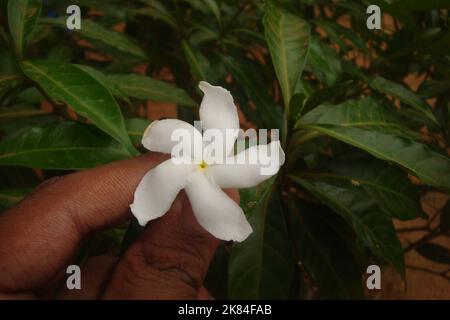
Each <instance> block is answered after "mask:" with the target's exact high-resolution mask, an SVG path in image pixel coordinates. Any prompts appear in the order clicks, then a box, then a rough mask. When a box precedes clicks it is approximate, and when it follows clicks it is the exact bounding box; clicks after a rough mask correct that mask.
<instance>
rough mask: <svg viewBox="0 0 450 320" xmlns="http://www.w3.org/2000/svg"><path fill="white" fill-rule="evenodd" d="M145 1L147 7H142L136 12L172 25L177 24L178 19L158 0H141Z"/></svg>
mask: <svg viewBox="0 0 450 320" xmlns="http://www.w3.org/2000/svg"><path fill="white" fill-rule="evenodd" d="M140 1H141V2H143V3H145V4H146V5H147V7H145V8H140V9H137V10H136V11H135V13H136V14H140V15H145V16H149V17H152V18H153V19H156V20H161V21H163V22H165V23H167V24H168V25H169V26H171V27H174V28H175V27H176V26H177V19H176V18H175V17H174V16H173V15H172V14H171V13H170V12H169V10H167V8H166V7H165V6H164V5H163V4H162V3H161V2H159V1H157V0H140Z"/></svg>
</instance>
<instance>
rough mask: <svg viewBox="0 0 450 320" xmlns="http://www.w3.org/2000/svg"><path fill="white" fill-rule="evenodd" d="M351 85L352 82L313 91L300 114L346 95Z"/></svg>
mask: <svg viewBox="0 0 450 320" xmlns="http://www.w3.org/2000/svg"><path fill="white" fill-rule="evenodd" d="M352 84H353V81H352V80H349V81H346V82H344V83H340V84H336V85H334V86H330V87H325V88H323V89H319V90H317V91H314V93H313V94H312V95H310V96H309V97H308V99H307V100H306V102H305V105H304V107H303V110H302V114H306V113H308V112H309V111H311V110H313V109H314V108H315V107H317V106H319V105H321V104H322V103H324V102H327V101H328V100H331V99H332V98H334V97H336V96H339V95H342V94H345V93H347V91H348V89H349V87H350V86H351V85H352Z"/></svg>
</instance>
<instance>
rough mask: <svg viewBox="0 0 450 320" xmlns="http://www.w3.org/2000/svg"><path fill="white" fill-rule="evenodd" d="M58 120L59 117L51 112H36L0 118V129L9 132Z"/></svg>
mask: <svg viewBox="0 0 450 320" xmlns="http://www.w3.org/2000/svg"><path fill="white" fill-rule="evenodd" d="M60 120H61V118H60V117H58V116H56V115H53V114H38V115H33V116H27V117H20V118H6V119H4V120H2V119H0V131H3V132H5V133H7V134H10V133H13V132H15V131H17V130H20V129H22V128H26V127H40V126H44V125H47V124H50V123H53V122H59V121H60Z"/></svg>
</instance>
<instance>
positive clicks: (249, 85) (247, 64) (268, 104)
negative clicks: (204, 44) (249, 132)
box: [221, 56, 282, 129]
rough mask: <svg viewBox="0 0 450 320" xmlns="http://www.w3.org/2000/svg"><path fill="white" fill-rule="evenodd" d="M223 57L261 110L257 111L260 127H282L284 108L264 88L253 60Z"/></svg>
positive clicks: (229, 68)
mask: <svg viewBox="0 0 450 320" xmlns="http://www.w3.org/2000/svg"><path fill="white" fill-rule="evenodd" d="M221 58H222V61H223V62H224V64H225V66H226V68H227V69H228V70H229V71H230V72H231V74H232V75H233V77H234V78H235V79H236V82H237V83H238V84H239V85H240V86H241V87H242V89H243V90H244V91H245V93H246V95H247V96H248V99H249V100H251V101H252V102H253V103H254V104H255V106H256V108H257V110H260V112H256V114H257V116H258V119H257V120H260V121H259V124H260V127H261V128H271V129H272V128H273V129H275V128H278V129H279V128H281V124H282V109H281V108H280V107H279V106H277V105H276V103H275V102H274V101H273V99H272V98H271V97H270V95H269V94H268V93H267V90H265V89H264V83H263V82H262V81H261V78H260V77H259V75H258V73H257V71H258V70H257V69H256V67H255V66H254V65H253V64H252V62H251V61H247V60H245V61H238V60H236V59H233V58H231V57H225V56H222V57H221ZM252 66H253V68H252ZM255 118H256V115H255ZM252 120H253V119H252Z"/></svg>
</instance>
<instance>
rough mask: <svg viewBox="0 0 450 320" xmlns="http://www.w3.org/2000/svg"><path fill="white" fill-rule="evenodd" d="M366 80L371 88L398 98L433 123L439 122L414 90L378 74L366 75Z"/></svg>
mask: <svg viewBox="0 0 450 320" xmlns="http://www.w3.org/2000/svg"><path fill="white" fill-rule="evenodd" d="M366 81H367V84H368V85H369V86H370V87H371V88H372V89H375V90H377V91H379V92H381V93H384V94H388V95H391V96H393V97H395V98H397V99H399V100H400V101H401V102H403V103H405V104H407V105H409V106H411V107H412V108H414V109H415V110H417V111H418V112H420V113H421V114H423V115H424V116H426V117H427V118H428V119H430V120H431V121H432V122H433V123H435V124H437V125H439V122H438V121H437V120H436V118H435V117H434V115H433V112H432V111H431V108H430V106H428V105H427V104H426V103H425V102H424V101H422V100H421V99H420V98H419V97H418V96H417V95H416V94H415V93H414V92H412V91H411V90H409V89H408V88H406V87H405V86H403V85H401V84H398V83H395V82H393V81H390V80H388V79H385V78H382V77H379V76H377V77H367V78H366Z"/></svg>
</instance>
